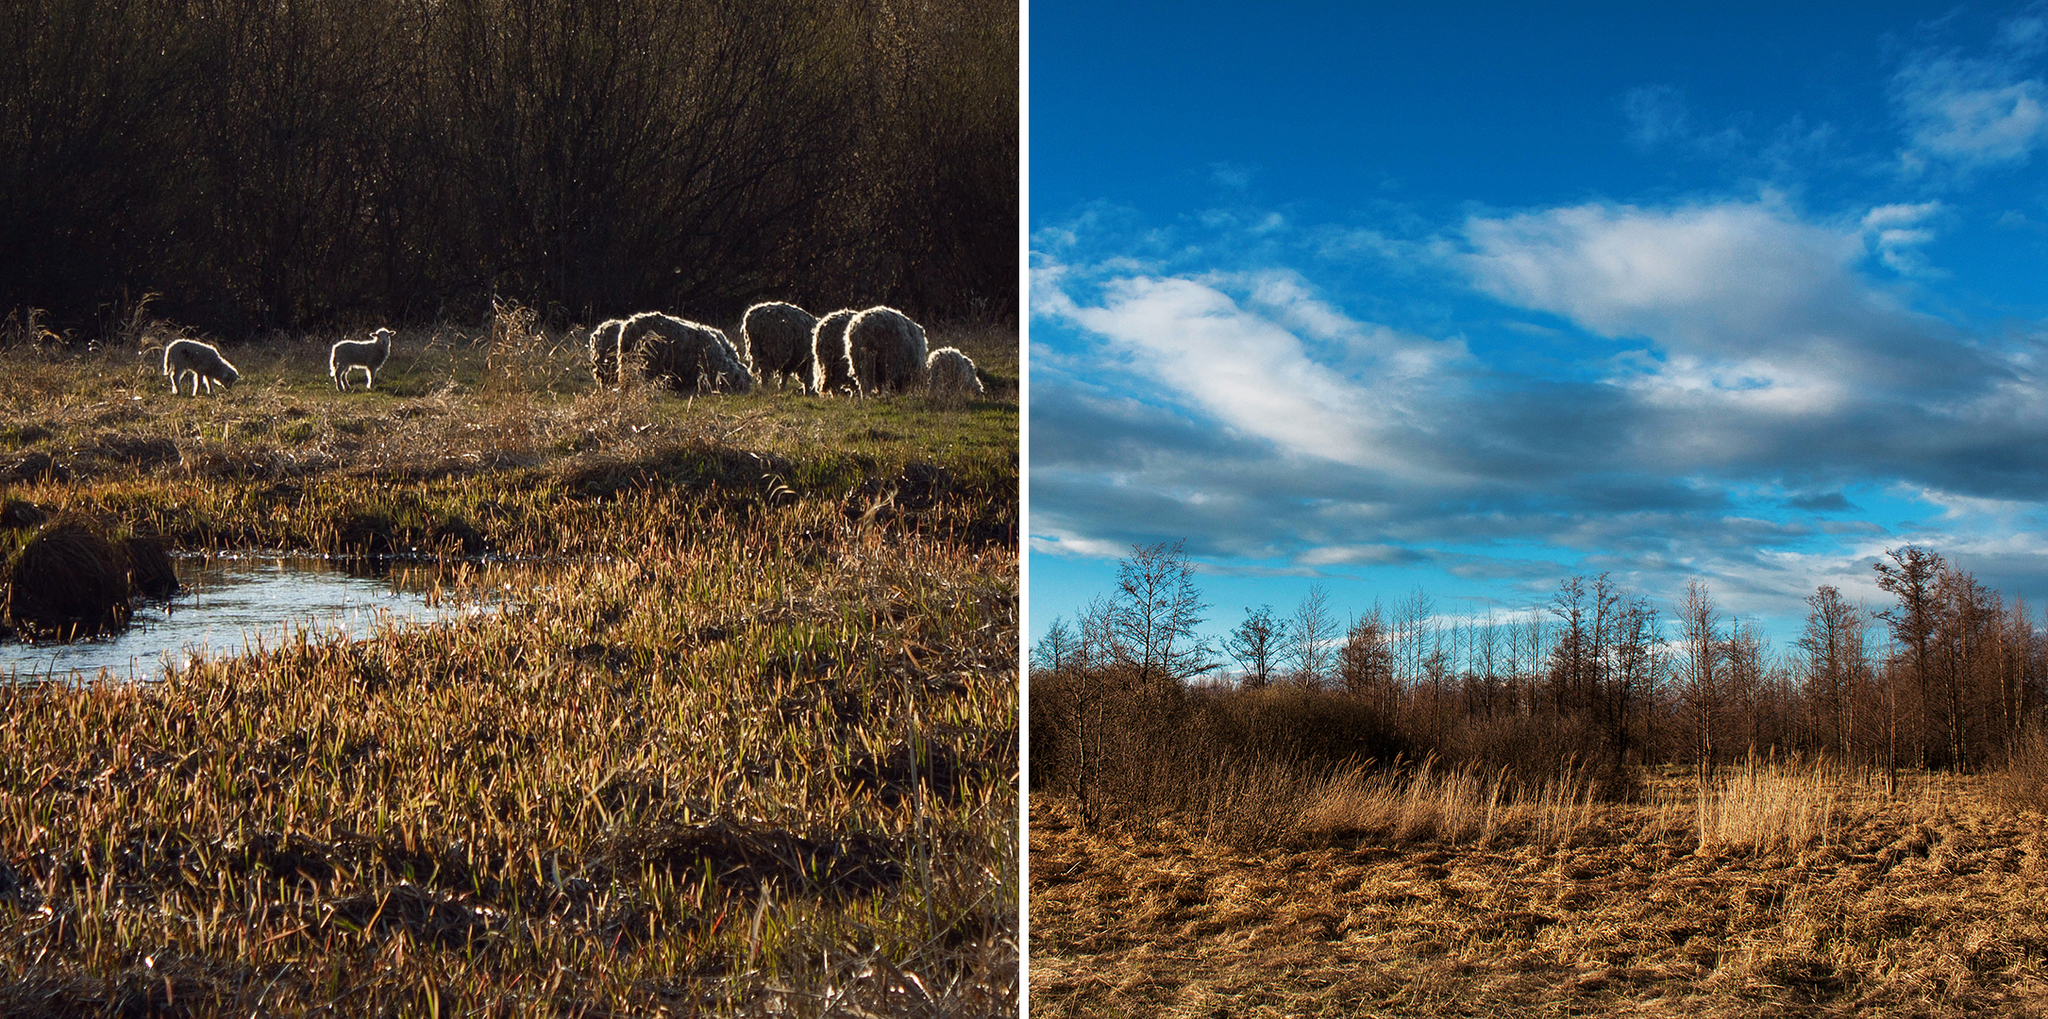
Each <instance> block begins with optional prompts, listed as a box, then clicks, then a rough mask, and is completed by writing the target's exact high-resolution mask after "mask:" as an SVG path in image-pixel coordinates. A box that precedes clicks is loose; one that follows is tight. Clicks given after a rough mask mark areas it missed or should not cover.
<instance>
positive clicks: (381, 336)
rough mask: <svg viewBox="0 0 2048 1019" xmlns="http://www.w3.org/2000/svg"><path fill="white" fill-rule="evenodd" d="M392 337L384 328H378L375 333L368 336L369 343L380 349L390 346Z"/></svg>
mask: <svg viewBox="0 0 2048 1019" xmlns="http://www.w3.org/2000/svg"><path fill="white" fill-rule="evenodd" d="M392 335H393V334H392V332H391V330H390V329H389V328H387V327H384V326H378V327H377V331H375V332H373V333H371V334H370V342H371V343H375V344H377V345H378V346H381V347H388V346H390V345H391V337H392Z"/></svg>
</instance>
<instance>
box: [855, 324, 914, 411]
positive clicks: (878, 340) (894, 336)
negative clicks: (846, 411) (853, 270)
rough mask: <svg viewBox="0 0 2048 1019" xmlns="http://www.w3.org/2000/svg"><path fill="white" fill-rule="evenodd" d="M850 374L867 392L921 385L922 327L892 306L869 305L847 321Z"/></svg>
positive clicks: (903, 389)
mask: <svg viewBox="0 0 2048 1019" xmlns="http://www.w3.org/2000/svg"><path fill="white" fill-rule="evenodd" d="M846 350H847V354H848V355H849V356H850V357H852V358H853V375H854V378H855V379H856V380H858V382H859V384H860V387H861V390H862V391H863V392H867V393H887V392H902V391H905V390H911V389H923V388H924V373H925V367H924V359H925V339H924V329H923V327H921V326H919V325H918V324H917V323H915V322H912V321H911V320H910V317H909V316H907V315H905V314H903V313H902V312H900V311H897V310H896V309H894V308H882V307H875V308H869V309H868V310H866V311H863V312H861V313H860V314H858V315H855V316H854V317H853V321H851V322H848V323H847V324H846Z"/></svg>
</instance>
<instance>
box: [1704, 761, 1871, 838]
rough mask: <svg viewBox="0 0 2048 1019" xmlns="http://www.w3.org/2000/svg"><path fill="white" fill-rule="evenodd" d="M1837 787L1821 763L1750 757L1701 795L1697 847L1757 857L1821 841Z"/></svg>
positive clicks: (1833, 806) (1825, 763)
mask: <svg viewBox="0 0 2048 1019" xmlns="http://www.w3.org/2000/svg"><path fill="white" fill-rule="evenodd" d="M1840 784H1841V783H1840V782H1839V780H1838V778H1837V776H1836V775H1835V774H1834V770H1833V769H1831V768H1830V767H1829V765H1828V763H1827V762H1826V761H1825V760H1817V761H1815V762H1813V763H1811V764H1804V765H1802V764H1801V763H1800V762H1798V761H1787V762H1779V761H1775V760H1767V761H1759V760H1757V759H1756V758H1755V756H1753V755H1752V756H1751V757H1750V758H1749V759H1748V760H1746V761H1745V762H1744V763H1743V764H1742V765H1741V767H1739V768H1736V769H1733V770H1732V771H1731V773H1730V774H1728V775H1727V776H1726V777H1723V778H1721V779H1719V780H1718V781H1717V782H1716V783H1715V784H1714V785H1712V786H1710V787H1708V788H1706V789H1703V790H1701V791H1700V794H1699V796H1698V798H1697V807H1696V811H1695V817H1696V821H1695V826H1696V830H1697V831H1698V834H1699V840H1700V845H1701V846H1702V847H1703V848H1704V847H1738V848H1745V849H1748V850H1750V851H1751V852H1757V853H1761V852H1766V851H1768V850H1771V849H1774V848H1783V849H1799V848H1803V847H1805V846H1807V845H1810V844H1812V843H1815V842H1820V841H1824V840H1825V839H1826V838H1827V836H1828V829H1829V824H1830V822H1831V820H1832V819H1833V817H1834V814H1835V809H1836V802H1837V790H1838V789H1839V788H1840Z"/></svg>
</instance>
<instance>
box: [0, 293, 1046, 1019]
mask: <svg viewBox="0 0 2048 1019" xmlns="http://www.w3.org/2000/svg"><path fill="white" fill-rule="evenodd" d="M413 339H414V340H415V341H418V340H419V339H420V338H419V337H414V338H413ZM406 340H407V335H406V334H403V333H401V334H400V343H401V345H400V347H399V351H400V352H399V353H394V355H393V367H394V370H393V371H391V372H390V373H389V382H388V388H387V383H386V380H385V377H383V376H380V380H379V390H378V392H376V393H373V394H362V393H350V394H338V393H335V392H334V390H333V389H332V388H331V386H328V385H327V382H326V378H325V374H324V371H325V369H324V358H323V359H322V361H321V365H320V367H319V372H320V374H319V376H318V378H317V379H312V378H308V377H305V376H307V375H308V371H309V370H308V369H307V368H306V367H305V365H306V363H307V358H308V357H310V356H311V354H312V353H313V352H315V351H320V352H322V353H323V354H324V338H316V339H314V340H309V341H306V342H304V343H301V344H299V345H298V346H297V347H296V348H294V347H291V346H287V347H285V348H281V350H272V351H269V352H262V353H240V354H238V353H237V352H235V351H232V350H230V351H229V356H230V357H231V358H232V359H235V360H236V362H237V365H238V367H241V369H242V371H243V373H244V376H245V382H244V384H243V385H242V386H239V387H237V388H236V389H235V390H233V391H231V392H230V393H228V394H226V395H224V396H217V397H215V398H213V399H211V400H209V399H206V398H203V397H202V398H200V399H198V400H193V399H191V398H180V399H176V400H174V399H173V398H172V397H171V396H170V394H169V392H168V385H167V384H165V385H164V388H163V391H161V392H155V391H151V386H152V385H153V384H154V383H158V382H161V376H160V375H158V376H156V377H155V378H154V379H152V378H151V377H150V376H151V369H152V367H153V366H151V365H150V364H148V363H147V362H146V359H141V358H135V359H134V363H130V361H129V359H130V358H131V357H132V355H129V354H93V355H86V356H45V355H40V354H6V355H0V358H8V359H13V360H15V361H18V362H19V363H18V364H10V365H9V366H8V367H18V368H20V369H21V370H22V371H24V372H26V373H27V374H28V375H30V376H31V385H32V386H35V387H41V388H42V389H44V390H45V391H46V392H47V394H48V395H47V398H39V399H35V400H28V399H25V398H23V397H21V396H20V395H19V393H20V391H19V389H18V388H17V389H14V390H10V391H9V395H7V396H5V397H0V400H8V401H13V406H10V407H6V408H5V409H0V420H7V421H10V422H23V423H25V424H20V425H13V426H10V427H11V428H12V429H13V430H12V432H11V433H0V471H4V470H9V469H14V468H17V467H19V466H20V464H21V463H22V462H23V460H24V458H28V457H30V456H31V455H32V454H35V453H43V454H46V455H48V456H49V457H50V458H51V459H52V460H53V461H54V462H55V463H57V464H59V465H62V466H64V467H65V468H66V470H65V472H64V473H65V476H66V478H67V479H66V480H59V479H58V478H57V477H56V476H54V475H53V474H52V473H51V472H49V471H48V470H45V471H44V472H43V473H42V474H41V475H40V476H37V477H33V478H24V479H22V480H18V481H16V482H14V483H11V484H10V485H9V486H8V490H7V494H8V497H9V498H18V499H22V500H26V501H30V502H34V503H35V504H37V505H39V506H45V507H48V508H50V509H52V510H59V511H71V512H93V513H99V514H104V515H107V516H111V517H114V518H117V519H120V520H123V521H126V522H127V523H129V524H130V525H131V526H133V527H134V528H135V529H136V530H138V531H148V532H153V533H157V534H161V535H163V536H164V537H165V538H166V539H167V540H168V541H169V542H170V543H171V544H172V545H173V546H174V547H181V548H184V549H188V550H194V549H205V548H279V549H287V548H288V549H299V550H312V551H324V552H335V553H351V552H358V553H359V552H374V553H399V554H418V555H422V556H433V555H440V556H443V557H451V558H449V563H450V569H449V571H448V573H447V577H448V578H449V579H448V583H449V585H450V590H449V591H448V592H446V594H448V595H449V596H451V597H463V598H477V599H483V600H486V601H490V602H493V603H494V604H497V605H499V606H501V607H502V609H503V611H500V612H494V613H485V614H480V615H477V616H473V617H466V618H463V619H461V620H460V621H457V622H454V623H450V624H446V625H439V626H435V627H430V628H390V629H385V630H383V631H380V632H379V633H377V634H376V635H375V636H374V637H372V638H370V639H368V640H364V641H360V642H345V641H342V640H339V639H336V638H327V637H305V636H301V637H296V638H293V639H290V640H287V641H285V642H284V643H282V644H275V643H273V645H272V646H269V647H266V648H264V649H262V650H261V651H259V652H257V653H254V654H251V655H248V656H245V657H241V658H234V659H228V660H224V661H206V662H200V663H198V664H194V665H191V666H189V667H186V668H182V669H179V670H177V671H175V672H173V673H172V674H171V675H170V677H169V678H167V679H166V680H165V681H163V682H161V683H157V684H149V685H121V684H89V685H85V686H82V687H74V686H64V685H23V686H16V687H11V688H7V689H4V690H0V965H4V968H5V970H6V971H7V972H9V973H10V974H12V975H11V976H10V977H9V978H8V979H7V981H6V982H5V983H4V984H0V1013H8V1014H11V1013H13V1012H15V1011H18V1010H20V1009H23V1008H27V1007H30V1004H31V1003H33V1004H34V1007H36V1008H40V1009H45V1010H48V1011H49V1013H50V1014H86V1013H93V1014H97V1013H101V1012H132V1011H150V1010H169V1011H175V1010H179V1009H189V1010H191V1011H194V1012H202V1013H213V1012H222V1013H225V1012H229V1011H233V1012H237V1013H242V1012H249V1011H254V1012H258V1013H262V1014H299V1013H304V1012H311V1011H323V1012H336V1013H344V1014H354V1013H360V1012H402V1013H407V1014H432V1013H435V1012H439V1013H440V1014H449V1013H451V1012H465V1011H477V1012H486V1013H490V1014H535V1013H548V1014H561V1013H567V1014H599V1013H606V1012H619V1013H630V1014H649V1013H654V1012H658V1011H661V1010H664V1009H666V1010H669V1011H672V1012H683V1013H688V1012H695V1011H718V1012H723V1011H737V1012H742V1013H760V1014H766V1013H776V1014H782V1013H789V1012H795V1013H800V1014H815V1013H824V1012H830V1011H842V1012H844V1011H867V1012H877V1013H882V1014H930V1015H957V1014H992V1013H1014V1010H1015V994H1016V987H1015V977H1016V973H1015V961H1016V943H1015V937H1016V922H1017V917H1016V899H1017V888H1018V883H1019V875H1018V873H1017V833H1016V830H1015V818H1016V799H1015V788H1014V781H1015V769H1016V756H1015V741H1016V729H1017V715H1016V673H1015V666H1016V652H1017V598H1018V591H1017V583H1016V576H1017V551H1016V544H1015V520H1016V509H1015V500H1016V459H1015V442H1016V437H1015V436H1016V431H1015V430H1016V407H1015V404H1014V403H1007V404H1005V403H1001V402H983V403H971V404H969V405H967V406H966V407H963V408H961V409H959V410H951V411H947V410H943V409H940V408H934V407H931V406H930V405H929V404H927V403H925V402H923V401H922V400H921V398H917V397H903V398H896V399H894V400H884V401H868V402H855V401H850V400H838V401H816V400H807V399H805V398H803V397H800V396H796V395H794V394H784V393H776V392H773V391H770V392H766V393H757V394H751V395H749V396H747V397H741V398H737V399H735V398H730V397H718V398H699V399H696V400H684V399H678V398H675V397H670V396H665V395H659V394H649V393H645V392H639V391H629V392H627V393H623V394H621V393H611V392H598V391H594V390H593V388H592V387H591V386H590V384H589V382H588V379H587V376H586V377H585V378H584V379H582V380H581V381H579V380H577V379H576V378H575V370H576V364H575V361H574V359H575V357H576V355H575V352H574V351H570V350H555V349H551V348H540V354H541V356H540V357H539V358H538V359H536V360H532V361H529V362H521V363H514V362H508V361H507V360H506V359H504V358H502V357H501V358H498V359H492V358H491V357H490V356H489V351H488V350H487V349H484V348H478V347H475V346H474V345H469V346H465V344H467V343H468V341H467V339H464V338H447V337H443V338H442V340H441V341H439V342H441V343H442V344H444V346H445V353H444V352H443V348H442V347H433V346H431V341H432V338H431V337H428V338H427V340H428V341H429V342H428V343H419V344H418V345H416V346H413V347H412V348H411V351H414V352H417V351H420V350H422V349H425V350H429V351H431V353H430V354H420V353H411V354H410V356H412V357H414V358H416V360H414V361H412V362H410V363H407V362H405V361H403V360H402V359H403V358H404V357H405V356H407V354H408V348H407V347H406V345H405V343H406ZM522 365H523V366H522ZM493 372H496V373H499V374H500V378H499V379H498V380H497V381H493V380H492V379H491V373H493ZM522 373H523V374H522ZM507 379H510V380H511V381H506V380H507ZM521 379H523V380H524V381H523V382H522V381H520V380H521ZM521 385H525V386H528V387H529V388H527V389H525V390H523V391H522V390H521V389H520V386H521ZM1005 434H1007V440H1005V438H1004V436H1005ZM849 435H855V436H858V438H855V439H848V436H849ZM165 443H167V444H168V445H169V449H168V450H166V449H165V447H164V444H165ZM123 450H127V451H130V452H128V453H125V454H124V453H122V452H121V451H123ZM19 534H20V532H18V531H0V535H6V536H8V537H7V540H8V541H18V540H19V538H18V537H17V535H19ZM8 547H9V548H11V547H12V545H9V546H8ZM465 552H470V553H475V552H485V553H489V554H494V555H497V556H502V557H509V558H514V559H517V560H520V561H522V562H524V563H526V565H525V566H524V567H522V568H521V569H519V570H518V571H516V572H514V573H513V574H511V575H512V576H514V577H515V578H517V579H516V580H515V581H514V582H513V583H512V584H511V585H510V586H504V585H503V584H502V580H503V577H504V576H506V574H505V573H503V572H502V571H489V572H487V573H486V572H484V571H467V570H465V569H464V568H463V567H462V566H461V563H460V561H459V560H458V559H455V558H452V557H456V556H460V555H461V554H463V553H465ZM483 576H489V577H491V578H493V579H492V582H493V583H498V584H499V585H500V586H497V587H490V586H488V585H487V584H486V583H485V582H483V581H481V580H479V579H478V578H480V577H483Z"/></svg>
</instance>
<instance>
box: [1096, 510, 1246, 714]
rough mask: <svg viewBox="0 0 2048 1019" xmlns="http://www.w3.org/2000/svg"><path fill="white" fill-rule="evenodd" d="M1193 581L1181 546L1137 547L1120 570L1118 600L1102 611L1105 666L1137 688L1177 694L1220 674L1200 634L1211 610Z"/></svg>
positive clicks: (1104, 607) (1114, 600) (1193, 570)
mask: <svg viewBox="0 0 2048 1019" xmlns="http://www.w3.org/2000/svg"><path fill="white" fill-rule="evenodd" d="M1194 576H1195V565H1194V563H1192V562H1190V561H1189V560H1188V556H1187V552H1186V551H1185V550H1184V549H1183V548H1182V546H1181V543H1180V542H1178V541H1176V542H1174V543H1172V544H1171V545H1169V544H1167V543H1165V542H1160V543H1158V544H1154V545H1133V546H1131V554H1130V557H1129V558H1126V559H1125V560H1123V562H1121V563H1119V564H1118V565H1117V579H1116V594H1115V595H1113V596H1112V597H1111V598H1110V600H1109V601H1108V602H1107V603H1105V604H1104V605H1103V607H1102V610H1101V616H1102V621H1101V625H1100V627H1099V629H1100V631H1101V641H1100V643H1101V645H1102V652H1103V659H1104V662H1105V664H1106V665H1108V666H1111V667H1113V668H1115V669H1116V670H1117V671H1120V672H1122V673H1124V674H1126V675H1127V676H1128V677H1129V680H1128V681H1129V684H1130V685H1131V686H1133V687H1134V688H1136V689H1140V690H1147V691H1160V690H1165V689H1171V688H1177V687H1179V685H1180V684H1181V683H1184V682H1186V681H1187V680H1189V679H1192V678H1194V677H1195V676H1199V675H1201V674H1203V673H1205V672H1208V671H1209V670H1211V669H1214V668H1216V666H1217V664H1218V663H1217V662H1215V661H1213V660H1211V657H1210V656H1211V649H1210V647H1209V642H1208V641H1206V640H1203V639H1202V638H1201V637H1199V636H1197V635H1196V633H1195V627H1197V626H1199V625H1201V622H1202V610H1203V609H1206V608H1208V605H1207V603H1205V602H1203V601H1202V597H1201V593H1200V592H1199V591H1197V590H1196V589H1195V583H1194Z"/></svg>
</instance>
